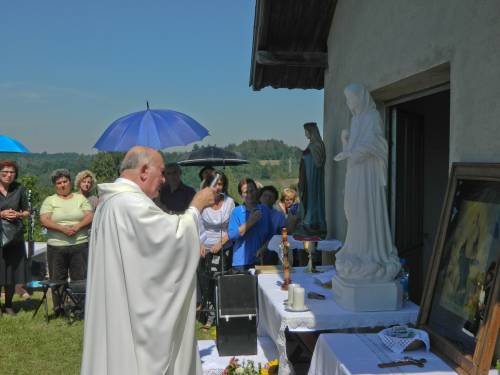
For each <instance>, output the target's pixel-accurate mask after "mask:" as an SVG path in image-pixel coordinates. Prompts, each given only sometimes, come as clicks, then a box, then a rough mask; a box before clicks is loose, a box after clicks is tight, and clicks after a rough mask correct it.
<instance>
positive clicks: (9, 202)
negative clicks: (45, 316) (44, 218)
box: [0, 160, 29, 315]
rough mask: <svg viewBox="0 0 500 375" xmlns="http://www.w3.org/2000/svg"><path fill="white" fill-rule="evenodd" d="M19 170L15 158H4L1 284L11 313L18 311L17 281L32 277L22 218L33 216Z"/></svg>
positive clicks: (1, 176) (0, 163) (0, 202)
mask: <svg viewBox="0 0 500 375" xmlns="http://www.w3.org/2000/svg"><path fill="white" fill-rule="evenodd" d="M18 173H19V169H18V167H17V164H16V163H15V162H14V161H12V160H1V161H0V218H1V222H2V223H1V224H2V225H3V228H2V238H1V241H0V242H1V243H0V285H1V286H3V287H4V289H5V313H7V314H8V315H16V312H15V311H14V309H13V307H12V297H13V296H14V291H15V286H16V284H25V283H26V282H27V281H28V263H27V258H26V245H25V243H24V228H23V223H22V220H23V219H24V218H27V217H28V216H29V211H28V198H27V195H26V191H25V189H24V187H23V186H21V185H20V184H19V183H18V182H17V181H16V179H17V175H18ZM8 227H10V229H8ZM7 233H9V234H7ZM0 314H1V310H0Z"/></svg>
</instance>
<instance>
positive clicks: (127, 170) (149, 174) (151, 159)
mask: <svg viewBox="0 0 500 375" xmlns="http://www.w3.org/2000/svg"><path fill="white" fill-rule="evenodd" d="M163 170H164V166H163V156H162V155H161V154H160V153H159V152H158V151H156V150H154V149H152V148H149V147H144V146H135V147H132V148H131V149H130V150H129V151H128V152H127V154H126V155H125V157H124V158H123V161H122V162H121V165H120V176H121V177H123V178H126V179H129V180H131V181H133V182H135V183H136V184H137V185H139V187H140V188H141V189H142V191H143V192H144V193H145V194H146V195H147V196H148V197H150V198H155V197H156V196H158V191H159V189H160V187H161V185H162V184H163V183H164V182H165V180H164V177H163Z"/></svg>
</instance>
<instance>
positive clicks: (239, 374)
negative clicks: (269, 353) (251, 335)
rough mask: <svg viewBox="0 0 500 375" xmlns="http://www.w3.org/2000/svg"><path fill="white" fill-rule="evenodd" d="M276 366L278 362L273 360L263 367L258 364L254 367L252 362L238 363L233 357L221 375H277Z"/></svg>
mask: <svg viewBox="0 0 500 375" xmlns="http://www.w3.org/2000/svg"><path fill="white" fill-rule="evenodd" d="M278 365H279V362H278V360H277V359H275V360H272V361H269V362H267V363H266V364H265V366H264V367H262V366H261V365H260V363H259V364H257V367H256V366H255V363H254V361H251V360H248V361H246V362H245V361H243V362H242V363H240V362H239V360H238V358H236V357H233V358H231V359H230V361H229V364H228V365H227V367H226V368H225V369H224V372H223V373H222V375H275V374H278Z"/></svg>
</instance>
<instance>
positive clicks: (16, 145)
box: [0, 135, 30, 153]
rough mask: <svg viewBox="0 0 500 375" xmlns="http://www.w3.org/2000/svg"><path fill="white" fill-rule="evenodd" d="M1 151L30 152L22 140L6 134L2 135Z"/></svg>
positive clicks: (0, 140)
mask: <svg viewBox="0 0 500 375" xmlns="http://www.w3.org/2000/svg"><path fill="white" fill-rule="evenodd" d="M0 152H21V153H27V152H30V151H29V150H28V149H27V148H26V146H24V145H23V144H22V143H21V142H19V141H17V140H15V139H14V138H11V137H9V136H6V135H0Z"/></svg>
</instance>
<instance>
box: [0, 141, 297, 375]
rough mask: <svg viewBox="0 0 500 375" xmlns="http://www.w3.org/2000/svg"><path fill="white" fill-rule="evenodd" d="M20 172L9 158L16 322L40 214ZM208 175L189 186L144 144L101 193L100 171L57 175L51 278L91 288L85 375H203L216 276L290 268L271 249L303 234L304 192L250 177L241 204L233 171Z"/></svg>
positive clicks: (59, 305)
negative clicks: (201, 346)
mask: <svg viewBox="0 0 500 375" xmlns="http://www.w3.org/2000/svg"><path fill="white" fill-rule="evenodd" d="M18 175H19V168H18V166H17V164H16V163H15V162H14V161H12V160H2V161H0V219H1V225H2V226H1V234H2V235H1V242H0V287H3V290H4V300H5V302H4V309H3V312H4V313H6V314H9V315H16V311H15V310H14V308H13V303H12V299H13V296H14V293H15V290H16V286H17V287H20V286H22V285H25V284H28V285H29V281H30V276H31V275H30V273H31V270H30V269H29V260H28V257H27V251H26V245H25V238H24V232H25V228H24V226H23V219H26V218H28V217H29V216H30V215H31V212H32V210H31V205H30V202H29V201H28V194H27V190H26V189H25V188H24V187H23V186H22V184H20V183H19V182H18V181H17V177H18ZM199 177H200V181H201V183H200V187H199V188H198V189H194V188H192V187H190V186H187V185H186V184H185V183H184V182H183V181H182V171H181V169H180V168H179V166H178V165H177V164H175V163H168V164H166V165H165V163H164V160H163V157H162V155H161V154H160V153H158V152H157V151H155V150H152V149H149V148H147V147H139V146H137V147H134V148H132V149H131V150H129V152H128V153H127V154H126V155H125V158H124V159H123V161H122V163H121V166H120V177H119V178H118V179H117V180H116V181H114V182H113V183H105V184H100V185H99V186H98V189H97V190H98V191H96V183H97V181H96V178H95V176H94V174H93V173H92V172H91V171H88V170H85V171H82V172H79V173H78V174H77V175H76V176H75V179H74V183H72V176H71V173H70V172H69V171H68V170H67V169H57V170H55V171H53V172H52V175H51V181H52V184H53V186H54V194H52V195H50V196H48V197H46V198H45V199H44V200H43V202H42V204H41V207H40V216H39V220H40V223H41V225H42V226H43V227H45V228H46V229H47V258H46V259H47V268H48V275H47V276H48V278H49V279H50V280H51V281H56V282H57V281H59V282H61V283H60V285H63V284H64V283H66V282H67V281H68V280H71V281H81V280H86V288H87V298H86V304H85V322H84V324H85V327H84V345H83V356H82V367H81V374H95V373H101V370H102V369H108V373H110V374H111V373H112V374H115V373H116V374H119V373H130V374H132V373H133V374H143V373H165V374H178V373H193V374H195V373H196V374H199V373H200V368H201V364H200V361H199V354H198V352H197V349H196V344H195V332H194V330H195V324H194V321H195V319H196V318H198V319H199V320H200V321H202V324H203V325H202V329H209V328H210V326H211V324H212V323H213V318H214V315H213V312H210V311H213V303H214V302H213V301H214V298H213V297H214V296H213V292H214V280H215V277H216V275H218V274H220V272H221V271H222V270H223V269H224V270H225V271H227V272H246V271H247V270H248V269H250V268H252V267H254V266H255V265H258V264H277V263H278V261H279V260H278V257H277V255H276V253H274V252H272V251H269V250H268V242H269V240H270V239H271V237H272V236H273V235H275V234H279V233H280V232H281V229H282V227H284V226H285V227H288V228H292V227H293V226H294V225H296V223H297V193H296V192H295V191H294V190H293V189H290V188H287V189H285V190H283V192H282V193H281V197H280V194H279V193H278V191H277V189H276V188H275V187H273V186H259V185H258V184H257V183H256V182H255V181H254V180H253V179H251V178H244V179H242V180H241V181H239V183H238V185H237V189H238V194H239V197H231V196H230V195H229V184H230V181H228V178H227V177H226V175H225V174H224V173H223V171H218V170H215V169H214V168H212V167H204V168H203V169H202V170H200V173H199ZM235 198H238V199H235ZM236 200H239V201H241V204H237V203H236ZM59 295H63V294H61V293H52V298H53V302H54V303H53V305H54V313H55V315H61V314H64V301H60V300H58V296H59ZM205 302H206V303H205ZM207 306H208V307H209V309H206V307H207ZM207 310H210V311H207ZM1 311H2V309H0V312H1ZM202 312H204V314H202ZM131 369H135V370H131Z"/></svg>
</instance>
